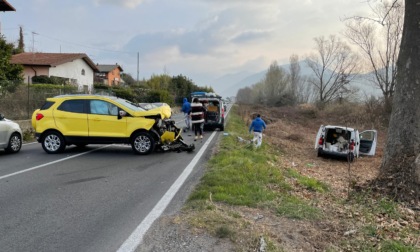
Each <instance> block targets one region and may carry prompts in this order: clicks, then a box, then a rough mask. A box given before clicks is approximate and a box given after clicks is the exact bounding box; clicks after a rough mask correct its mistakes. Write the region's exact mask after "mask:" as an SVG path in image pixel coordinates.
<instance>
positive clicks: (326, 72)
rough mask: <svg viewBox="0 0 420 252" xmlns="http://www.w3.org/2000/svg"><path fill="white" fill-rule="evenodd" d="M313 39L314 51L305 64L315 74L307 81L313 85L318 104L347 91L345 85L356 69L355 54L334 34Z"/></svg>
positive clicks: (353, 75) (333, 98)
mask: <svg viewBox="0 0 420 252" xmlns="http://www.w3.org/2000/svg"><path fill="white" fill-rule="evenodd" d="M314 40H315V43H316V47H315V50H316V53H313V54H311V55H310V56H308V57H307V58H306V64H307V65H308V66H309V67H310V68H311V69H312V71H313V72H314V74H315V77H314V78H311V79H309V82H310V83H311V84H312V85H314V87H315V89H316V91H317V94H318V101H319V102H320V104H325V103H328V102H330V101H332V100H335V99H337V98H339V97H340V96H343V95H345V94H346V93H348V91H349V89H348V88H347V86H348V84H349V83H350V81H351V80H352V79H353V78H354V77H355V74H354V72H356V70H357V69H356V66H357V56H356V55H355V54H354V53H353V52H352V51H351V49H350V47H349V46H347V45H346V44H345V43H344V42H342V41H341V40H340V39H339V38H338V37H336V36H334V35H331V36H330V37H329V38H328V39H326V38H325V37H323V36H321V37H318V38H315V39H314Z"/></svg>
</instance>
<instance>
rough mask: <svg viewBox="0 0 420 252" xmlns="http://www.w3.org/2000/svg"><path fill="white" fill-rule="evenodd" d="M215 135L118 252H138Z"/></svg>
mask: <svg viewBox="0 0 420 252" xmlns="http://www.w3.org/2000/svg"><path fill="white" fill-rule="evenodd" d="M215 135H216V131H214V132H213V133H212V134H211V135H210V137H209V138H208V139H207V141H206V142H205V143H204V145H203V146H202V147H201V149H200V151H199V152H198V153H197V154H196V155H195V157H194V158H193V160H191V162H190V163H189V164H188V166H187V167H186V168H185V169H184V171H183V172H182V173H181V175H179V177H178V179H177V180H176V181H175V182H174V183H173V184H172V186H171V187H170V188H169V190H168V191H167V192H166V193H165V195H163V197H162V198H161V199H160V200H159V202H158V203H157V204H156V205H155V207H154V208H153V209H152V211H150V213H149V214H148V215H147V216H146V218H144V220H143V221H142V222H141V223H140V225H138V226H137V228H136V229H135V230H134V232H133V233H132V234H131V235H130V237H128V239H127V240H126V241H125V242H124V243H123V244H122V245H121V246H120V248H119V249H118V250H117V252H132V251H135V250H136V248H137V247H138V246H139V245H140V244H141V242H142V240H143V236H144V235H145V234H146V232H147V230H149V228H150V227H151V226H152V224H153V222H154V221H155V220H156V219H157V218H159V217H160V216H161V215H162V213H163V211H164V210H165V209H166V207H167V206H168V205H169V203H170V202H171V200H172V199H173V197H174V196H175V194H176V193H177V192H178V191H179V189H180V188H181V186H182V185H183V184H184V182H185V180H186V179H187V178H188V176H189V175H190V174H191V172H192V170H193V169H194V167H195V165H196V164H197V163H198V161H199V159H200V158H201V156H203V154H204V151H205V150H206V149H207V147H208V146H209V144H210V142H211V140H212V139H213V138H214V136H215Z"/></svg>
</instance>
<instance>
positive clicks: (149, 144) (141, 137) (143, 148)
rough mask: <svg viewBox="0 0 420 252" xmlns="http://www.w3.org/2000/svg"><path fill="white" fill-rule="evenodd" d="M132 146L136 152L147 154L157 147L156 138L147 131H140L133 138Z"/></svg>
mask: <svg viewBox="0 0 420 252" xmlns="http://www.w3.org/2000/svg"><path fill="white" fill-rule="evenodd" d="M131 147H132V148H133V151H134V152H135V153H137V154H140V155H147V154H150V153H151V152H152V151H153V150H154V149H155V140H154V139H153V137H152V136H151V135H150V134H149V133H147V132H138V133H136V134H135V135H134V137H133V138H132V140H131Z"/></svg>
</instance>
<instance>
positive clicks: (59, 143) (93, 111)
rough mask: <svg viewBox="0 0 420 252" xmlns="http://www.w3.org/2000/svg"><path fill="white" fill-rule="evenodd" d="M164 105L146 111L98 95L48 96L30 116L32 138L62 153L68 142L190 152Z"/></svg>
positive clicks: (143, 150) (48, 149) (142, 150)
mask: <svg viewBox="0 0 420 252" xmlns="http://www.w3.org/2000/svg"><path fill="white" fill-rule="evenodd" d="M166 109H167V108H165V107H157V108H154V109H150V110H145V109H143V108H141V107H140V106H138V105H137V104H135V103H132V102H130V101H127V100H124V99H121V98H117V97H111V96H100V95H61V96H56V97H53V98H48V99H47V100H46V102H45V103H44V105H43V106H42V107H41V108H40V109H37V110H36V111H35V112H34V113H33V115H32V126H33V128H34V129H35V137H36V139H37V141H38V142H39V143H41V144H42V147H43V149H44V150H45V152H47V153H50V154H54V153H60V152H63V151H64V149H65V148H66V146H67V145H73V144H74V145H76V146H80V147H82V146H85V145H87V144H114V143H122V144H131V146H132V149H133V151H134V152H135V153H137V154H142V155H145V154H149V153H151V152H153V151H154V150H155V148H157V147H158V148H160V149H162V150H174V149H176V150H187V151H192V150H193V149H194V145H187V144H186V143H184V141H183V139H182V136H181V130H180V129H179V128H178V127H177V126H176V125H175V121H174V120H171V119H170V118H169V117H170V114H168V113H167V111H166Z"/></svg>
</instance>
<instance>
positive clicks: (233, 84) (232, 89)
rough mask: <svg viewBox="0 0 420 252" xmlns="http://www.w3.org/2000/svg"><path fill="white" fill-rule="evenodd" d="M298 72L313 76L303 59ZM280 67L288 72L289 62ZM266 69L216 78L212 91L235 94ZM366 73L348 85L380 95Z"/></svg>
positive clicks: (265, 71)
mask: <svg viewBox="0 0 420 252" xmlns="http://www.w3.org/2000/svg"><path fill="white" fill-rule="evenodd" d="M299 64H300V73H301V75H302V76H308V77H311V76H314V73H313V71H312V69H311V68H310V67H308V66H307V64H306V63H305V62H304V61H300V62H299ZM280 67H281V68H283V69H284V70H286V71H287V72H289V69H290V64H285V65H281V66H280ZM266 73H267V70H264V71H261V72H257V73H251V74H249V73H246V72H240V73H236V74H229V75H224V76H222V77H220V78H217V79H216V80H215V81H214V82H213V83H214V84H213V85H212V87H213V89H214V91H215V92H216V93H218V94H220V95H221V96H223V97H228V96H236V93H237V92H238V90H239V89H241V88H245V87H251V86H252V85H254V84H256V83H258V82H260V81H262V80H263V79H264V78H265V74H266ZM368 75H369V73H368V74H364V75H359V76H358V77H357V78H355V79H354V80H353V81H352V82H351V83H350V86H351V87H353V88H357V89H358V90H359V96H361V97H365V96H375V97H380V96H382V92H381V90H380V89H378V88H376V87H374V86H372V84H371V83H370V82H369V81H368V80H367V76H368Z"/></svg>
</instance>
